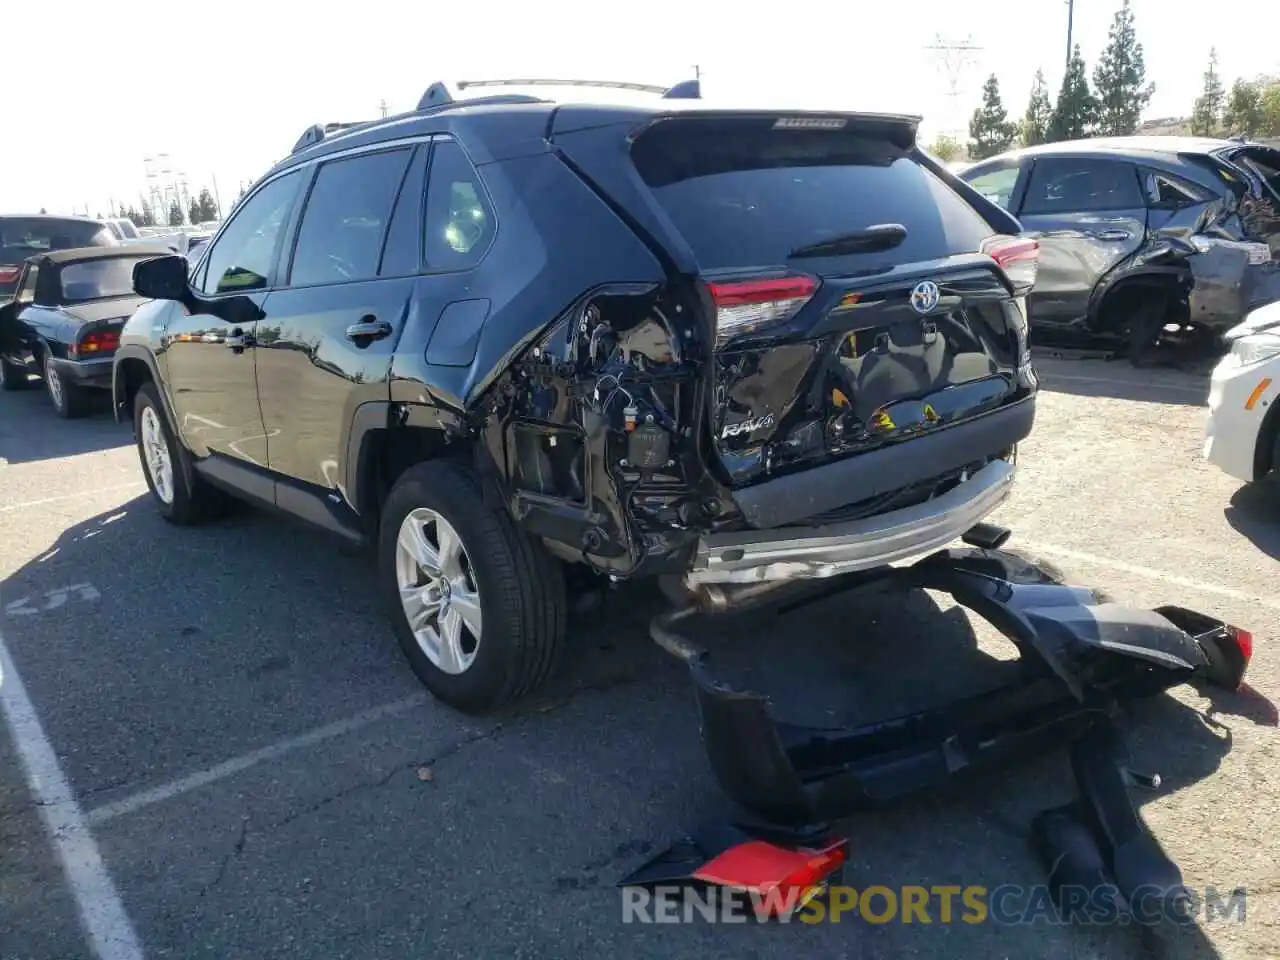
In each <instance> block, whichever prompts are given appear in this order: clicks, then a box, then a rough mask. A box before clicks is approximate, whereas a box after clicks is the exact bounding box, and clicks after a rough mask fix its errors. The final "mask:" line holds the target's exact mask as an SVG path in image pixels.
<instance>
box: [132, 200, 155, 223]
mask: <svg viewBox="0 0 1280 960" xmlns="http://www.w3.org/2000/svg"><path fill="white" fill-rule="evenodd" d="M141 199H142V206H141V207H139V208H138V219H137V220H135V221H134V223H136V224H137V225H138V226H140V227H154V226H155V225H156V214H155V211H154V210H152V209H151V204H149V203H147V198H146V197H143V198H141Z"/></svg>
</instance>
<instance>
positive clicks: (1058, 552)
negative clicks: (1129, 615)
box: [1016, 543, 1280, 610]
mask: <svg viewBox="0 0 1280 960" xmlns="http://www.w3.org/2000/svg"><path fill="white" fill-rule="evenodd" d="M1016 547H1022V548H1023V552H1024V553H1048V554H1052V555H1053V556H1057V557H1062V558H1063V559H1064V560H1075V561H1078V562H1080V563H1091V564H1094V565H1095V566H1099V567H1110V568H1111V569H1112V570H1119V571H1120V572H1121V573H1131V574H1133V575H1134V576H1135V577H1143V578H1145V579H1147V580H1157V581H1159V582H1161V583H1172V584H1174V585H1175V586H1179V587H1186V588H1187V589H1189V590H1199V591H1200V592H1201V593H1214V594H1217V595H1218V596H1220V597H1230V598H1231V599H1232V600H1245V601H1247V602H1249V603H1255V604H1257V605H1258V606H1261V607H1268V608H1269V609H1272V610H1280V601H1276V600H1269V599H1267V598H1266V597H1259V596H1257V595H1255V594H1252V593H1249V592H1248V591H1245V590H1236V589H1234V588H1233V587H1223V586H1219V585H1218V584H1216V583H1204V582H1203V581H1201V580H1192V579H1191V578H1189V577H1180V576H1178V575H1177V574H1176V573H1165V572H1164V571H1163V570H1156V569H1155V568H1154V567H1143V566H1139V565H1138V564H1136V563H1125V562H1124V561H1123V560H1112V559H1110V558H1108V557H1098V556H1094V555H1093V554H1092V553H1082V552H1081V551H1079V550H1071V549H1069V548H1067V547H1058V546H1055V545H1053V544H1051V543H1018V544H1017V545H1016Z"/></svg>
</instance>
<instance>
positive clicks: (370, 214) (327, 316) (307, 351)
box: [256, 145, 426, 508]
mask: <svg viewBox="0 0 1280 960" xmlns="http://www.w3.org/2000/svg"><path fill="white" fill-rule="evenodd" d="M425 150H426V147H425V146H422V147H419V148H418V152H419V154H421V153H423V152H424V151H425ZM414 152H415V148H414V147H413V146H412V145H408V146H405V145H401V146H399V147H396V148H392V149H383V150H378V151H373V152H369V153H361V154H357V155H354V156H344V157H339V158H337V159H334V160H328V161H325V162H323V163H321V164H319V166H318V167H317V169H316V172H315V177H314V179H313V180H312V182H311V186H310V190H309V192H308V194H307V198H306V203H305V206H304V207H303V209H302V214H301V219H300V221H299V225H298V230H297V235H296V239H295V240H294V243H293V251H292V256H291V257H289V258H286V267H285V270H284V273H285V277H286V280H285V282H284V283H283V284H282V285H281V286H280V288H279V289H277V290H275V291H273V292H272V293H271V295H270V296H269V297H268V298H267V301H266V303H265V304H264V306H263V310H264V314H265V315H264V317H263V319H262V320H261V321H260V323H259V325H258V335H257V349H256V353H257V377H258V397H259V401H260V403H261V405H262V420H263V425H264V426H265V428H266V433H267V437H268V452H269V463H270V466H271V470H272V471H273V472H274V473H276V474H281V475H283V476H285V477H288V478H291V479H293V480H296V481H300V482H301V483H303V484H306V485H309V486H311V487H313V488H316V490H314V491H313V492H318V491H319V490H324V491H333V490H336V489H337V488H338V487H339V486H340V478H341V472H340V471H341V469H342V468H343V467H345V455H346V450H345V441H346V428H347V425H348V424H350V423H351V421H352V416H353V412H354V410H355V408H356V407H357V406H359V405H360V404H361V403H362V402H364V401H366V400H383V401H385V400H386V399H387V396H388V387H387V377H388V373H389V370H390V365H391V357H392V354H393V353H394V352H395V345H396V342H397V340H398V339H399V334H400V331H401V329H402V328H403V325H404V322H405V317H406V314H407V312H408V306H409V299H410V294H411V292H412V290H413V284H414V278H413V274H415V273H416V272H417V263H416V257H414V258H413V259H412V261H410V262H405V261H404V260H403V258H400V259H399V260H395V262H396V263H397V264H400V266H399V268H395V267H393V265H392V261H391V260H387V267H386V269H382V266H381V265H382V263H383V261H384V259H386V258H385V257H384V253H383V250H384V243H385V242H386V240H387V235H388V228H389V224H390V223H391V220H392V213H393V210H395V209H396V200H397V197H398V196H399V195H400V193H401V190H402V188H403V185H404V183H405V180H406V176H405V175H406V172H407V171H408V169H409V167H410V161H411V160H412V159H413V156H414ZM420 183H421V180H420V179H419V184H420ZM410 189H411V190H412V188H410ZM421 196H422V194H421V189H420V187H419V189H418V190H417V191H416V193H415V200H414V201H413V202H411V203H410V205H409V207H408V208H407V210H406V215H410V216H411V217H412V221H413V222H412V224H411V226H412V227H416V225H417V213H418V209H419V207H420V203H421ZM410 235H412V231H411V234H410ZM401 253H402V250H401V248H400V246H399V244H396V245H395V246H393V248H392V249H390V250H388V255H389V256H390V257H391V258H392V259H393V260H394V259H395V258H397V256H398V255H399V254H401ZM413 253H415V254H416V247H414V248H413ZM291 493H292V490H291V489H290V488H288V487H286V486H281V487H279V488H278V489H277V494H276V496H277V501H278V502H280V503H281V505H282V506H290V504H288V503H285V502H283V500H282V498H287V497H288V496H289V495H290V494H291ZM296 506H299V507H300V508H301V507H302V503H301V502H300V503H299V504H297V505H296Z"/></svg>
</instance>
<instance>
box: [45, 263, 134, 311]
mask: <svg viewBox="0 0 1280 960" xmlns="http://www.w3.org/2000/svg"><path fill="white" fill-rule="evenodd" d="M146 259H149V258H148V257H112V258H111V259H109V260H86V261H85V262H83V263H68V264H66V265H65V266H64V267H63V268H62V277H61V279H62V298H63V300H65V301H67V302H68V303H82V302H84V301H85V300H106V299H107V298H109V297H131V296H133V295H134V294H133V267H134V264H136V263H140V262H141V261H143V260H146Z"/></svg>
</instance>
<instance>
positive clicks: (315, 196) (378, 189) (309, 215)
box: [289, 148, 411, 287]
mask: <svg viewBox="0 0 1280 960" xmlns="http://www.w3.org/2000/svg"><path fill="white" fill-rule="evenodd" d="M410 153H411V150H409V149H408V148H405V149H402V150H389V151H387V152H385V153H366V154H362V155H360V156H357V157H350V158H348V159H346V160H332V161H330V162H329V163H326V164H323V165H322V166H321V167H320V172H319V173H317V174H316V180H315V185H314V186H313V187H312V188H311V195H310V196H309V197H308V198H307V206H306V209H304V210H303V212H302V225H301V226H300V227H299V228H298V243H297V246H296V247H295V248H294V251H293V266H292V268H291V269H290V271H289V284H290V286H295V287H297V286H306V285H308V284H314V283H342V282H344V281H350V280H368V279H371V278H372V277H375V276H377V273H378V259H379V257H380V256H381V254H382V237H383V235H384V234H385V232H386V229H387V221H388V220H389V219H390V218H391V207H392V204H394V203H395V199H396V192H397V191H398V190H399V189H400V181H401V180H402V179H403V177H404V169H405V167H406V166H407V165H408V163H409V155H410Z"/></svg>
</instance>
